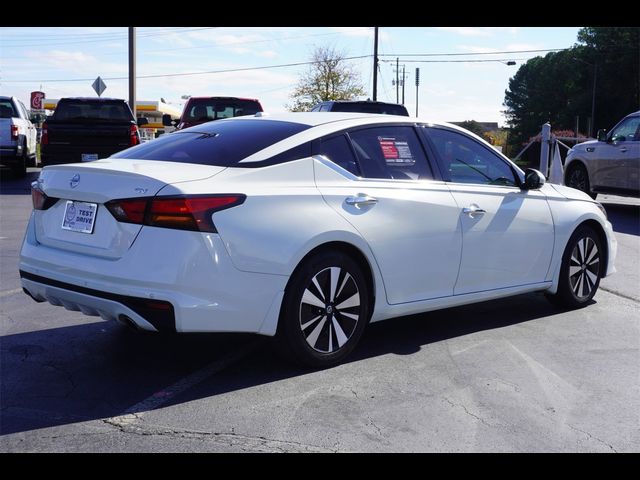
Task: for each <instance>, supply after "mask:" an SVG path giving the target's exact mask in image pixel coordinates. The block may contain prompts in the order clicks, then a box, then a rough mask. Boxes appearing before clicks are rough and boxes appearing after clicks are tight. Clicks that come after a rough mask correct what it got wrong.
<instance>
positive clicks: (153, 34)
mask: <svg viewBox="0 0 640 480" xmlns="http://www.w3.org/2000/svg"><path fill="white" fill-rule="evenodd" d="M212 28H219V27H203V28H192V29H189V30H181V31H180V32H179V33H186V32H194V31H198V30H210V29H212ZM166 33H167V32H165V31H156V32H153V31H149V32H147V33H142V34H139V35H138V37H139V38H149V37H157V36H158V35H166ZM169 33H178V32H175V31H172V32H169ZM125 34H126V32H125ZM105 35H106V34H105ZM110 35H111V36H110V37H104V38H99V39H87V40H73V41H70V42H53V43H51V42H47V43H29V44H23V45H15V44H14V45H11V44H9V45H3V46H4V47H5V48H30V47H49V46H54V45H76V44H84V43H100V42H112V41H114V40H126V38H127V37H126V35H121V34H120V33H118V32H114V33H112V34H110ZM5 41H6V40H4V39H3V40H2V42H3V43H4V42H5Z"/></svg>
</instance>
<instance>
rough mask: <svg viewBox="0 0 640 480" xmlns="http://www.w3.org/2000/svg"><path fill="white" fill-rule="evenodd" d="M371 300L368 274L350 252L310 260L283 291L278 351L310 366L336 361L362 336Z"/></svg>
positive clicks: (322, 255)
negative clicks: (350, 255)
mask: <svg viewBox="0 0 640 480" xmlns="http://www.w3.org/2000/svg"><path fill="white" fill-rule="evenodd" d="M332 292H333V295H332ZM370 299H371V292H370V291H369V286H368V283H367V281H366V278H365V275H364V273H363V272H362V269H361V268H360V266H359V265H358V264H357V263H356V262H355V261H353V260H352V259H351V258H350V257H349V256H347V255H345V254H343V253H340V252H321V253H318V254H317V255H314V256H312V257H310V258H308V259H306V260H305V261H304V263H303V264H301V265H299V266H298V268H297V269H296V270H295V272H294V273H293V275H292V276H291V279H290V281H289V284H288V286H287V289H286V291H285V295H284V299H283V302H282V309H281V312H280V320H279V323H278V332H277V334H276V337H277V345H278V347H279V351H280V353H281V354H282V355H283V356H284V357H285V358H287V359H289V360H293V361H294V362H296V363H299V364H302V365H305V366H308V367H314V368H326V367H330V366H333V365H337V364H338V363H340V362H341V361H342V360H344V359H345V358H346V357H347V356H348V355H349V354H350V353H351V352H352V351H353V349H354V348H355V347H356V345H357V343H358V341H359V340H360V338H361V337H362V334H363V332H364V329H365V327H366V325H367V323H368V322H369V318H370V317H371V302H370Z"/></svg>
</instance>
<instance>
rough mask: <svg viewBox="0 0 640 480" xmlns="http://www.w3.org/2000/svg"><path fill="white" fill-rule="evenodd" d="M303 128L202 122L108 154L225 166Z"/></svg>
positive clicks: (259, 122) (258, 122)
mask: <svg viewBox="0 0 640 480" xmlns="http://www.w3.org/2000/svg"><path fill="white" fill-rule="evenodd" d="M307 128H309V126H308V125H302V124H299V123H292V122H278V121H274V120H258V119H247V120H237V121H235V120H231V121H222V122H211V123H204V124H202V125H198V126H197V127H191V128H187V129H185V130H180V131H177V132H174V133H171V134H168V135H163V136H161V137H160V138H157V139H155V140H153V141H151V142H147V143H143V144H141V145H138V146H135V147H132V148H128V149H126V150H123V151H121V152H119V153H117V154H115V155H112V156H111V158H135V159H140V160H164V161H169V162H179V163H198V164H202V165H215V166H218V167H229V166H234V165H236V164H237V163H238V162H239V161H240V160H243V159H245V158H247V157H248V156H250V155H253V154H254V153H256V152H259V151H260V150H262V149H264V148H266V147H268V146H270V145H272V144H274V143H277V142H279V141H281V140H284V139H285V138H288V137H290V136H292V135H295V134H296V133H299V132H302V131H303V130H306V129H307ZM239 166H245V165H242V164H240V165H239ZM246 166H248V167H251V166H252V165H246Z"/></svg>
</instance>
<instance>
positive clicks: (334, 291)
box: [299, 267, 362, 354]
mask: <svg viewBox="0 0 640 480" xmlns="http://www.w3.org/2000/svg"><path fill="white" fill-rule="evenodd" d="M361 315H362V306H361V299H360V291H359V290H358V285H357V284H356V281H355V280H354V278H353V277H352V276H351V275H350V274H349V272H348V271H347V270H346V269H344V268H341V267H327V268H324V269H323V270H321V271H320V272H318V273H317V274H316V275H314V276H313V277H312V279H311V282H310V283H309V284H308V285H307V287H306V288H305V290H304V293H303V295H302V300H301V302H300V310H299V320H300V329H301V330H302V334H303V336H304V338H305V340H306V341H307V343H308V344H309V346H310V347H311V348H312V349H314V350H315V351H316V352H319V353H323V354H330V353H334V352H336V351H338V350H339V349H341V348H342V347H343V346H344V345H345V344H346V343H347V342H348V341H349V339H350V338H351V336H352V335H353V334H354V332H355V331H356V326H357V325H358V322H359V321H360V317H361Z"/></svg>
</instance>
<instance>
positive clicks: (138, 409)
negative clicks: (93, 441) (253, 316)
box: [104, 339, 264, 427]
mask: <svg viewBox="0 0 640 480" xmlns="http://www.w3.org/2000/svg"><path fill="white" fill-rule="evenodd" d="M263 342H264V339H257V340H254V341H252V342H250V343H248V344H246V345H244V346H242V347H240V348H239V349H238V350H236V351H234V352H232V353H230V354H229V355H227V356H226V357H222V358H221V359H219V360H215V361H213V362H211V363H210V364H208V365H206V366H204V367H203V368H201V369H200V370H197V371H195V372H193V373H192V374H190V375H188V376H186V377H184V378H183V379H181V380H179V381H177V382H176V383H174V384H173V385H171V386H169V387H166V388H163V389H162V390H159V391H157V392H155V393H153V394H152V395H150V396H148V397H147V398H145V399H144V400H142V401H141V402H138V403H136V404H135V405H133V406H131V407H129V408H128V409H127V410H125V411H124V412H123V413H122V414H120V415H118V416H115V417H110V418H106V419H104V421H105V422H106V423H109V424H111V425H114V426H117V427H126V426H129V425H131V424H133V423H135V422H136V421H138V420H141V419H142V415H144V413H146V412H149V411H151V410H155V409H156V408H159V407H160V406H162V405H164V404H165V403H168V402H169V401H170V400H171V399H173V398H175V397H176V396H178V395H180V394H181V393H183V392H185V391H187V390H189V389H190V388H192V387H194V386H196V385H197V384H199V383H200V382H202V381H203V380H205V379H207V378H209V377H210V376H212V375H215V374H216V373H219V372H221V371H222V370H224V369H225V368H227V367H230V366H231V365H233V364H234V363H237V362H239V361H240V360H242V359H243V358H245V357H247V356H248V355H249V354H250V353H251V352H253V351H254V350H255V349H256V348H257V347H258V346H259V345H261V344H262V343H263Z"/></svg>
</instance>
